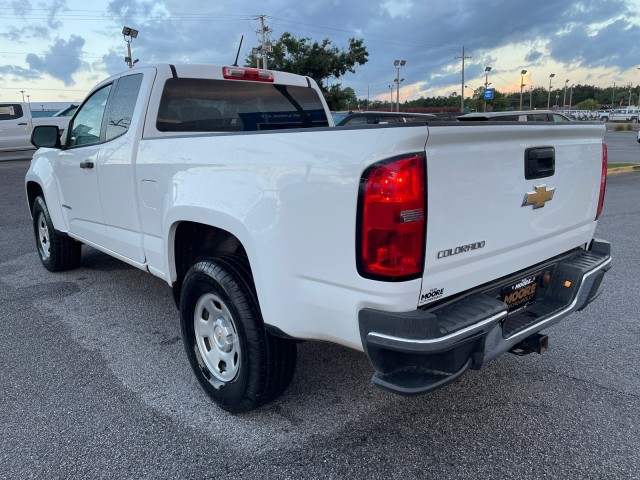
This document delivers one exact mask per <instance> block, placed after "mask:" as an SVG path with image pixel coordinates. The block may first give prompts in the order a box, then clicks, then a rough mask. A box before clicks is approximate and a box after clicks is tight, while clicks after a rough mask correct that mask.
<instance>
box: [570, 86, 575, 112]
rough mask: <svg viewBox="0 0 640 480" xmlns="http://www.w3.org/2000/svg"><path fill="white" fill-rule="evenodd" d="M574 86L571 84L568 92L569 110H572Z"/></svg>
mask: <svg viewBox="0 0 640 480" xmlns="http://www.w3.org/2000/svg"><path fill="white" fill-rule="evenodd" d="M574 85H575V83H572V84H571V87H570V90H569V108H573V107H572V105H573V86H574Z"/></svg>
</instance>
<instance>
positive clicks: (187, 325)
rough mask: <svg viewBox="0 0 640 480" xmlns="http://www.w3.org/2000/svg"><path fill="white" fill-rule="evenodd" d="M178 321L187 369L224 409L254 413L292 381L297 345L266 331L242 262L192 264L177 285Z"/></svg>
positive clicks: (233, 258)
mask: <svg viewBox="0 0 640 480" xmlns="http://www.w3.org/2000/svg"><path fill="white" fill-rule="evenodd" d="M180 317H181V323H182V336H183V340H184V345H185V349H186V352H187V356H188V358H189V362H190V364H191V367H192V369H193V371H194V373H195V375H196V377H197V378H198V380H199V382H200V384H201V385H202V387H203V389H204V390H205V392H207V394H209V396H210V397H211V398H212V399H213V400H214V401H215V402H216V403H217V404H218V405H219V406H220V407H222V408H223V409H225V410H227V411H229V412H231V413H242V412H246V411H249V410H253V409H255V408H258V407H260V406H261V405H264V404H266V403H268V402H270V401H271V400H273V399H275V398H276V397H277V396H279V395H280V394H281V393H283V392H284V390H285V389H286V388H287V386H288V385H289V383H290V382H291V379H292V377H293V372H294V369H295V363H296V344H295V343H294V342H293V341H292V340H288V339H284V338H279V337H275V336H273V335H271V334H269V333H268V332H267V331H266V330H265V327H264V322H263V320H262V316H261V314H260V308H259V305H258V301H257V297H256V295H255V289H254V286H253V280H252V278H251V273H250V270H249V268H248V265H247V264H246V261H244V260H243V259H239V257H237V256H231V257H223V258H219V259H214V260H208V261H203V262H199V263H197V264H196V265H194V266H193V267H192V268H191V269H190V270H189V272H188V273H187V275H186V276H185V279H184V283H183V285H182V292H181V296H180Z"/></svg>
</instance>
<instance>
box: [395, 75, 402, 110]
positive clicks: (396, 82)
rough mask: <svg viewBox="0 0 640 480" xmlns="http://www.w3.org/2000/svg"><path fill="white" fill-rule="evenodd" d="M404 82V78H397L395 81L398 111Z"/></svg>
mask: <svg viewBox="0 0 640 480" xmlns="http://www.w3.org/2000/svg"><path fill="white" fill-rule="evenodd" d="M402 82H404V78H400V79H398V78H396V79H395V80H394V81H393V83H395V84H396V112H399V111H400V84H401V83H402Z"/></svg>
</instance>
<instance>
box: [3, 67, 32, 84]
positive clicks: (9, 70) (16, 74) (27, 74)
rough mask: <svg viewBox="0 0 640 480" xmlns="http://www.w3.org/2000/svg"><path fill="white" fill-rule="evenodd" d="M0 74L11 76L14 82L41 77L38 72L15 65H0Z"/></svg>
mask: <svg viewBox="0 0 640 480" xmlns="http://www.w3.org/2000/svg"><path fill="white" fill-rule="evenodd" d="M0 75H2V76H4V75H6V76H11V77H12V78H11V80H12V81H15V82H19V81H23V80H38V79H39V78H41V75H40V73H39V72H37V71H34V70H30V69H28V68H23V67H19V66H17V65H3V66H0Z"/></svg>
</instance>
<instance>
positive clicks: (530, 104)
mask: <svg viewBox="0 0 640 480" xmlns="http://www.w3.org/2000/svg"><path fill="white" fill-rule="evenodd" d="M529 110H533V85H529Z"/></svg>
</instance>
